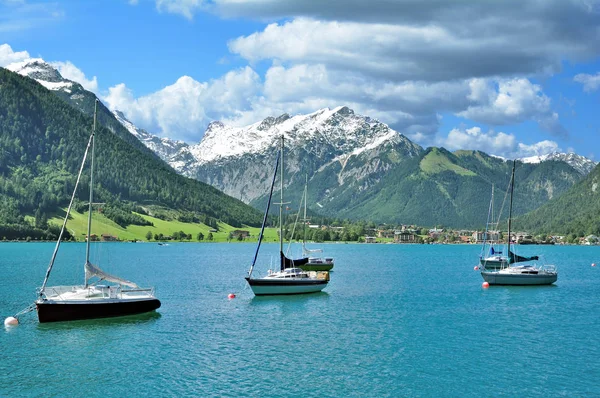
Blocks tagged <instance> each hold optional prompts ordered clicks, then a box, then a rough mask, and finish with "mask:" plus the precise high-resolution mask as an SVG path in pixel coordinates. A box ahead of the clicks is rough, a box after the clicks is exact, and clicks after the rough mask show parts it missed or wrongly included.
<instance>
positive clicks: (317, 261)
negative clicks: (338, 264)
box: [300, 176, 334, 272]
mask: <svg viewBox="0 0 600 398" xmlns="http://www.w3.org/2000/svg"><path fill="white" fill-rule="evenodd" d="M302 200H303V201H304V219H303V220H302V225H303V227H304V229H303V233H304V236H303V237H302V255H303V256H305V257H308V262H307V263H306V264H303V265H300V268H302V269H303V270H304V271H328V272H329V271H331V270H332V269H333V265H334V262H333V258H331V257H316V256H314V255H313V253H321V252H322V251H323V250H322V249H308V248H307V247H306V224H307V223H308V222H309V219H308V218H307V217H306V202H307V201H308V176H307V177H306V183H305V184H304V195H303V197H302Z"/></svg>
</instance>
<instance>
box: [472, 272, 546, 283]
mask: <svg viewBox="0 0 600 398" xmlns="http://www.w3.org/2000/svg"><path fill="white" fill-rule="evenodd" d="M481 276H482V277H483V280H484V281H486V282H487V283H489V284H490V285H515V286H536V285H551V284H553V283H554V282H556V280H557V279H558V274H556V273H538V274H518V273H514V274H509V273H500V272H493V271H492V272H485V271H483V272H482V273H481Z"/></svg>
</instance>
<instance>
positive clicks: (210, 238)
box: [207, 232, 213, 240]
mask: <svg viewBox="0 0 600 398" xmlns="http://www.w3.org/2000/svg"><path fill="white" fill-rule="evenodd" d="M207 239H208V240H213V234H212V232H209V233H208V237H207Z"/></svg>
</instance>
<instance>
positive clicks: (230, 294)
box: [227, 293, 235, 299]
mask: <svg viewBox="0 0 600 398" xmlns="http://www.w3.org/2000/svg"><path fill="white" fill-rule="evenodd" d="M227 297H228V298H230V299H234V298H235V294H233V293H229V296H227Z"/></svg>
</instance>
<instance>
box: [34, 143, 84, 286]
mask: <svg viewBox="0 0 600 398" xmlns="http://www.w3.org/2000/svg"><path fill="white" fill-rule="evenodd" d="M94 134H95V131H92V134H91V135H90V139H89V140H88V144H87V148H86V149H85V153H84V154H83V161H82V162H81V167H80V168H79V174H78V175H77V181H76V182H75V189H73V194H72V195H71V201H70V202H69V207H68V208H67V215H66V216H65V220H64V221H63V225H62V228H61V229H60V234H59V235H58V240H57V241H56V247H55V248H54V253H52V258H51V259H50V264H48V269H47V270H46V277H45V278H44V283H42V287H41V289H40V296H42V295H43V294H44V289H45V288H46V284H47V283H48V278H49V277H50V272H51V271H52V267H53V266H54V261H55V260H56V255H57V254H58V248H59V247H60V242H61V240H62V237H63V234H64V232H65V227H66V226H67V220H68V219H69V214H71V208H72V207H73V202H74V201H75V194H76V193H77V187H78V186H79V181H80V179H81V174H82V173H83V168H84V166H85V161H86V159H87V155H88V152H89V150H90V147H91V145H92V142H93V140H94ZM88 240H89V237H88Z"/></svg>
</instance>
